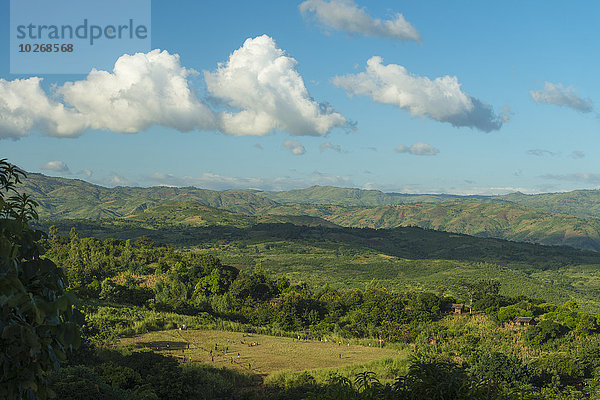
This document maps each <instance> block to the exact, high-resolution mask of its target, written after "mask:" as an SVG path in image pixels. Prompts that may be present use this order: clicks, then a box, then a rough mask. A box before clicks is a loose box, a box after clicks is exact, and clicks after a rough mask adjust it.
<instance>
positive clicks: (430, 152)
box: [395, 142, 440, 156]
mask: <svg viewBox="0 0 600 400" xmlns="http://www.w3.org/2000/svg"><path fill="white" fill-rule="evenodd" d="M395 150H396V152H398V153H408V154H413V155H415V156H435V155H436V154H437V153H439V152H440V151H439V150H438V149H436V148H435V147H433V146H431V145H429V144H427V143H423V142H417V143H415V144H413V145H412V146H405V145H403V144H401V145H399V146H398V147H396V149H395Z"/></svg>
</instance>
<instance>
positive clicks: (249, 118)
mask: <svg viewBox="0 0 600 400" xmlns="http://www.w3.org/2000/svg"><path fill="white" fill-rule="evenodd" d="M1 7H2V8H1V9H0V16H1V18H3V21H2V23H1V24H0V27H1V28H0V34H1V35H2V38H3V40H1V41H0V57H1V58H0V78H1V79H2V80H0V150H1V151H0V156H1V157H6V158H8V159H9V160H10V161H11V162H14V163H16V164H18V165H20V166H21V167H23V168H24V169H26V170H27V171H32V172H42V173H45V174H48V175H53V176H65V177H72V178H79V179H85V180H88V181H90V182H93V183H97V184H102V185H106V186H114V185H141V186H150V185H160V184H163V185H178V186H188V185H190V186H199V187H204V188H210V189H219V190H220V189H233V188H256V189H266V190H285V189H292V188H302V187H308V186H311V185H315V184H318V185H334V186H347V187H359V188H370V189H380V190H384V191H396V192H409V193H441V192H445V193H458V194H498V193H507V192H512V191H517V190H520V191H523V192H526V193H537V192H555V191H565V190H573V189H582V188H597V187H599V186H600V168H599V165H598V162H597V161H596V160H597V159H598V158H599V157H600V135H599V134H600V119H599V117H598V109H597V104H598V102H599V101H600V99H598V98H597V95H596V94H597V93H599V92H600V90H599V89H600V87H599V86H600V80H598V79H597V78H596V75H597V67H596V65H597V61H598V60H597V58H598V57H599V55H600V51H599V50H600V45H599V44H600V38H599V37H598V36H599V35H598V29H597V21H596V18H597V15H598V14H599V13H598V11H600V10H599V9H600V6H599V5H596V4H595V3H591V2H583V1H579V2H577V1H575V2H569V4H566V3H564V2H558V1H541V0H540V1H531V2H519V1H505V2H495V3H491V2H467V1H456V2H447V1H437V2H435V1H422V2H392V1H378V2H365V1H356V2H353V1H350V0H348V1H341V0H308V1H306V2H301V1H298V2H292V1H257V2H247V1H223V2H192V1H186V2H183V1H175V2H172V1H171V2H167V1H152V26H151V48H152V49H160V51H161V52H159V51H154V52H150V53H144V54H139V55H137V56H133V57H128V56H123V57H122V58H120V59H119V60H120V64H119V65H120V68H121V69H120V71H121V73H123V74H124V75H127V76H129V75H130V73H131V74H133V76H134V77H133V78H131V79H132V80H133V81H127V79H125V78H122V76H121V78H119V79H117V80H116V81H115V79H113V78H115V76H114V75H115V74H117V72H116V71H114V72H113V67H114V64H115V62H116V61H117V60H116V59H107V60H105V63H104V64H102V65H97V66H95V67H96V68H97V69H99V70H104V71H107V72H106V73H104V75H102V76H96V77H91V76H90V77H88V76H86V75H51V74H49V75H41V74H37V75H14V74H11V73H10V68H9V54H10V50H9V34H10V32H9V28H8V20H9V7H8V2H6V1H4V2H2V6H1ZM398 14H401V17H400V16H399V15H398ZM162 51H166V52H162ZM234 52H235V53H234ZM174 55H179V59H177V58H176V57H174ZM140 63H141V64H140ZM140 65H143V68H142V67H140ZM165 65H166V66H167V67H165ZM142 69H144V71H146V72H143V71H142ZM191 70H194V71H197V73H194V72H192V71H191ZM140 71H142V72H140ZM111 74H112V75H111ZM33 76H37V77H40V78H43V81H42V82H41V84H39V88H40V90H38V92H37V93H36V94H35V96H37V97H27V96H26V94H27V93H30V92H29V91H31V90H32V86H31V85H33V83H32V80H27V79H29V78H31V77H33ZM17 80H19V81H17ZM25 80H27V81H25ZM136 80H137V81H136ZM115 82H117V83H115ZM136 83H137V85H135V84H136ZM115 84H118V85H121V86H119V88H120V89H121V90H120V91H118V92H115V91H114V85H115ZM35 85H38V84H37V83H36V84H35ZM35 85H34V86H35ZM132 85H133V86H132ZM132 87H135V90H133V89H132ZM175 89H177V90H176V92H173V91H174V90H175ZM115 93H117V94H118V95H119V96H122V98H119V100H120V101H123V100H126V103H124V104H127V107H128V108H127V109H123V108H118V107H117V106H114V103H111V101H114V98H112V100H111V96H113V97H114V96H115ZM123 93H125V94H123ZM186 93H187V94H186ZM45 102H48V105H46V106H44V107H42V106H40V105H39V104H42V103H43V104H46V103H45ZM111 104H112V105H111ZM118 104H121V103H118ZM111 107H117V108H111ZM25 116H27V117H25Z"/></svg>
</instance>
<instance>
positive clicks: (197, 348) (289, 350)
mask: <svg viewBox="0 0 600 400" xmlns="http://www.w3.org/2000/svg"><path fill="white" fill-rule="evenodd" d="M120 345H121V346H132V347H134V348H148V349H150V350H152V351H154V352H157V353H160V354H163V355H166V356H171V357H176V358H178V359H179V360H180V361H181V362H193V363H206V364H211V365H212V366H215V367H226V368H233V369H238V370H243V371H245V372H252V373H255V374H259V375H262V376H269V375H271V374H274V373H276V372H281V371H296V372H299V371H305V370H313V369H322V368H341V367H347V366H350V365H354V364H366V363H369V362H372V361H376V360H380V359H384V358H406V356H407V352H406V351H403V350H397V349H392V348H387V347H383V348H379V347H376V346H377V342H376V341H373V342H372V345H371V346H368V345H367V346H364V345H357V344H350V343H349V342H348V341H345V342H343V343H341V342H338V343H335V342H332V341H331V340H329V341H319V340H315V339H307V340H302V339H300V340H298V339H297V338H294V339H292V338H290V337H277V336H267V335H258V334H254V333H241V332H229V331H218V330H191V329H190V330H177V329H174V330H168V331H158V332H149V333H146V334H143V335H138V336H135V337H130V338H123V339H121V341H120ZM215 349H216V350H215Z"/></svg>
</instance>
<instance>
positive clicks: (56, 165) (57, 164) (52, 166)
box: [40, 161, 71, 174]
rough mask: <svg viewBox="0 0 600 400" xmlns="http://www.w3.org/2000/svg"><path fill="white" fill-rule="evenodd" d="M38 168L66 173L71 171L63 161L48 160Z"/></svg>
mask: <svg viewBox="0 0 600 400" xmlns="http://www.w3.org/2000/svg"><path fill="white" fill-rule="evenodd" d="M40 168H41V169H43V170H46V171H54V172H62V173H67V174H70V173H71V170H70V169H69V167H68V166H67V164H65V163H64V162H63V161H48V162H47V163H46V164H44V165H42V166H41V167H40Z"/></svg>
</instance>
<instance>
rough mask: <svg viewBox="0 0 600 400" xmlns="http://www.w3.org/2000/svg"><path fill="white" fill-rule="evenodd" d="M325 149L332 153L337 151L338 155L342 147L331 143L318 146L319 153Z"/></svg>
mask: <svg viewBox="0 0 600 400" xmlns="http://www.w3.org/2000/svg"><path fill="white" fill-rule="evenodd" d="M327 149H331V150H333V151H337V152H338V153H341V152H342V147H341V146H340V145H339V144H333V143H331V142H325V143H322V144H321V145H319V151H321V152H324V151H325V150H327Z"/></svg>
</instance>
